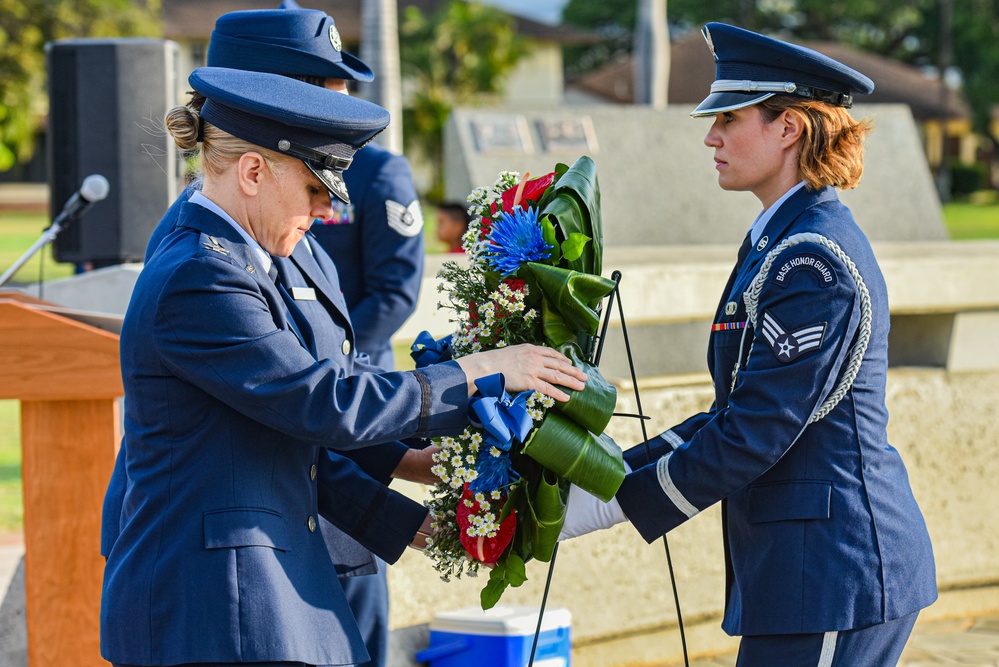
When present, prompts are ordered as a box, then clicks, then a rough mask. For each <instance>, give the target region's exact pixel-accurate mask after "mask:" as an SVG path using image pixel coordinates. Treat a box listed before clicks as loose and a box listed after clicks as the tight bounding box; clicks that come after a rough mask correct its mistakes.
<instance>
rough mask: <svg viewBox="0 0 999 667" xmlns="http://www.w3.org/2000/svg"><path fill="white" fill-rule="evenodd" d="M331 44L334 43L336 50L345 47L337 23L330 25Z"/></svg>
mask: <svg viewBox="0 0 999 667" xmlns="http://www.w3.org/2000/svg"><path fill="white" fill-rule="evenodd" d="M330 44H332V45H333V49H334V50H335V51H339V50H341V49H342V48H343V43H342V42H341V41H340V31H339V30H337V29H336V26H335V25H331V26H330Z"/></svg>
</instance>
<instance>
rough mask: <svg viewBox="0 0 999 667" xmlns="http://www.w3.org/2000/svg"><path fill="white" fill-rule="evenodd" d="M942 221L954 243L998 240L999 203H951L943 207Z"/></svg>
mask: <svg viewBox="0 0 999 667" xmlns="http://www.w3.org/2000/svg"><path fill="white" fill-rule="evenodd" d="M944 221H945V222H946V224H947V231H948V232H949V233H950V237H951V238H952V239H954V240H955V241H964V240H970V239H999V203H995V202H993V203H988V204H973V203H969V202H952V203H950V204H947V205H946V206H944Z"/></svg>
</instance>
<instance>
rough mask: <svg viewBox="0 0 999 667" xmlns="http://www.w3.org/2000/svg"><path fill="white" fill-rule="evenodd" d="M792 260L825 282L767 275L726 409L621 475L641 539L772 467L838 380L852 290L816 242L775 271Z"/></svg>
mask: <svg viewBox="0 0 999 667" xmlns="http://www.w3.org/2000/svg"><path fill="white" fill-rule="evenodd" d="M799 255H811V256H813V257H817V258H820V259H821V260H822V261H823V262H824V263H825V265H826V266H828V267H831V269H832V273H831V274H830V275H831V276H832V277H833V278H834V279H833V280H831V281H830V282H831V284H829V283H823V282H822V281H817V280H815V279H814V277H813V276H811V275H810V274H809V273H808V272H801V273H798V274H796V275H792V276H791V277H790V278H788V279H787V280H785V281H784V284H775V282H774V275H771V276H770V277H769V278H768V279H767V282H766V283H765V284H764V285H763V289H762V292H761V294H760V298H759V308H758V319H757V326H756V328H755V330H754V331H753V337H752V343H751V351H750V355H749V359H748V362H745V367H744V368H743V369H742V370H741V372H740V373H739V376H738V380H737V382H736V385H735V387H734V390H733V391H732V392H731V394H730V395H729V401H728V405H727V406H722V407H719V408H718V409H717V410H716V411H715V412H714V414H713V415H712V416H711V418H710V419H709V420H708V421H707V422H706V423H704V425H703V426H702V427H701V428H700V429H699V430H697V432H696V433H694V434H693V435H692V437H691V438H690V439H689V440H688V441H686V442H684V443H683V444H680V445H679V446H678V447H677V448H676V449H675V450H674V451H673V452H671V453H668V454H667V455H666V456H664V457H662V458H660V459H659V460H657V461H656V462H654V463H651V464H649V465H646V466H644V467H643V468H641V469H638V470H635V471H634V472H633V473H631V474H630V475H628V476H627V477H626V478H625V481H624V483H623V484H622V486H621V489H620V490H619V491H618V494H617V498H618V501H619V502H620V503H621V508H622V509H623V510H624V513H625V514H626V515H627V516H628V518H629V520H630V521H631V522H632V524H633V525H634V526H635V527H636V528H637V529H638V531H639V532H640V533H641V535H642V537H644V538H645V539H646V540H647V541H649V542H651V541H653V540H655V539H657V538H658V537H659V536H661V535H663V534H665V533H666V532H667V531H669V530H671V529H672V528H674V527H676V526H678V525H679V524H681V523H683V522H684V521H686V520H687V519H688V518H691V517H693V516H694V515H696V514H697V513H698V512H700V511H702V510H704V509H706V508H707V507H709V506H711V505H713V504H714V503H716V502H718V501H719V500H721V499H723V498H726V497H727V496H729V495H731V494H732V493H734V492H735V491H737V490H739V489H741V488H742V487H744V486H745V485H747V484H748V483H750V482H752V481H753V480H754V479H756V478H757V477H759V476H760V475H762V474H763V473H764V472H766V471H767V470H768V469H769V468H770V467H771V466H773V465H774V464H775V463H776V462H777V461H778V460H779V459H780V458H781V456H783V455H784V453H785V452H786V451H787V450H788V449H790V447H791V446H792V445H794V443H795V441H796V440H797V439H798V437H799V435H800V434H801V432H802V431H803V430H804V429H805V427H806V426H807V425H808V423H809V419H810V418H811V416H812V415H813V414H814V413H815V411H816V410H817V409H818V408H819V406H820V405H821V404H822V402H823V401H824V400H825V399H826V397H827V396H828V395H829V394H830V392H831V391H832V389H833V388H834V386H835V384H836V382H837V380H838V378H839V376H840V374H841V373H842V372H843V370H844V366H845V364H846V360H847V356H848V352H849V348H850V345H851V343H852V342H853V340H854V337H855V335H856V333H857V330H858V327H859V323H860V306H859V299H858V296H857V286H856V284H855V282H854V279H853V278H852V277H851V275H850V273H849V272H848V270H847V268H846V266H845V265H844V263H843V262H842V261H840V260H839V259H838V258H836V257H835V256H834V255H833V254H832V253H831V252H829V251H827V250H826V249H825V248H824V247H822V246H819V245H816V244H811V243H805V244H801V245H797V246H793V247H791V248H789V249H787V250H785V251H784V253H782V255H781V256H779V257H778V258H777V261H775V262H774V265H776V266H781V265H784V264H791V262H790V261H789V260H791V259H792V258H794V257H796V256H799ZM733 362H734V359H733ZM715 381H716V382H719V381H720V382H726V381H728V378H716V380H715Z"/></svg>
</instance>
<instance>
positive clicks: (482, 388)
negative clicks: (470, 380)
mask: <svg viewBox="0 0 999 667" xmlns="http://www.w3.org/2000/svg"><path fill="white" fill-rule="evenodd" d="M475 387H476V388H477V389H478V390H479V391H478V393H477V394H476V395H475V396H473V397H472V399H471V401H469V409H470V412H471V414H470V415H469V421H470V422H471V423H472V425H473V426H478V427H479V428H481V429H483V430H484V431H485V435H484V436H483V441H484V442H483V451H482V452H481V453H480V454H479V461H478V464H477V465H476V467H475V470H476V472H478V476H477V477H476V479H475V481H474V482H472V483H471V484H470V485H469V488H470V489H471V490H472V491H480V490H481V491H492V490H494V489H499V488H502V487H505V486H506V485H508V484H509V483H510V480H511V479H516V478H518V477H519V475H518V474H517V472H516V471H515V470H514V469H513V464H512V463H511V462H510V447H512V446H513V442H514V440H516V441H517V442H524V440H525V439H526V438H527V436H528V434H530V432H531V429H532V428H533V427H534V420H533V419H531V415H530V414H528V412H527V399H528V398H530V396H531V394H532V393H534V392H532V391H522V392H520V393H519V394H517V395H516V396H515V397H513V398H511V397H510V395H509V394H508V393H506V379H505V378H504V377H503V374H502V373H496V374H495V375H488V376H486V377H484V378H479V379H478V380H476V381H475ZM493 447H495V448H496V449H498V450H499V451H500V452H502V454H501V455H500V456H493V454H492V453H491V452H492V448H493Z"/></svg>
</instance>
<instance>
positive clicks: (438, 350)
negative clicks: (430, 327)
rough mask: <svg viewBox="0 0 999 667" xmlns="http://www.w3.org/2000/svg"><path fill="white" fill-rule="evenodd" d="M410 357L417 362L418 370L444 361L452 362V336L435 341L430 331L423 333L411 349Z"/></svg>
mask: <svg viewBox="0 0 999 667" xmlns="http://www.w3.org/2000/svg"><path fill="white" fill-rule="evenodd" d="M409 356H411V357H412V358H413V361H415V362H416V367H417V368H424V367H425V366H430V365H432V364H436V363H440V362H442V361H450V360H451V359H452V357H453V356H454V349H453V348H452V347H451V335H447V336H444V337H443V338H441V339H440V340H434V337H433V336H431V335H430V332H429V331H423V332H421V333H420V335H419V336H417V337H416V340H415V341H413V347H412V348H410V353H409Z"/></svg>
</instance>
